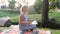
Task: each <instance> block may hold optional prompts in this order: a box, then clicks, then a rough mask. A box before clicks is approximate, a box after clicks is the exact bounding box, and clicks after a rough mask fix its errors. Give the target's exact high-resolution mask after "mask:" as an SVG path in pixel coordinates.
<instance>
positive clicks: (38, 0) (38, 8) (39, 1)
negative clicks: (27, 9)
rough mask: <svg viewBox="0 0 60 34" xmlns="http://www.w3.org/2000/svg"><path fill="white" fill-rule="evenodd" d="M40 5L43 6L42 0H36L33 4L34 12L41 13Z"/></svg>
mask: <svg viewBox="0 0 60 34" xmlns="http://www.w3.org/2000/svg"><path fill="white" fill-rule="evenodd" d="M42 6H43V1H42V0H36V3H35V5H34V6H33V7H34V9H35V12H37V13H38V14H40V13H41V11H42Z"/></svg>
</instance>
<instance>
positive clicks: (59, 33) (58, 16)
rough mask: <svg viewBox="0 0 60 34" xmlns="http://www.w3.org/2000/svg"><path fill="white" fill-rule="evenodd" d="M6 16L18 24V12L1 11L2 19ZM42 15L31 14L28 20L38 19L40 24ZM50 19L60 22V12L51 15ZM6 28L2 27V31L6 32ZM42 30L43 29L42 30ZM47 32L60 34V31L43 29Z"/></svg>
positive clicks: (0, 29)
mask: <svg viewBox="0 0 60 34" xmlns="http://www.w3.org/2000/svg"><path fill="white" fill-rule="evenodd" d="M5 16H9V17H10V18H11V21H12V22H14V23H15V22H18V19H19V13H18V12H13V11H10V10H0V18H1V17H5ZM41 16H42V15H41V14H29V15H28V18H29V19H36V20H37V21H38V22H41V18H42V17H41ZM50 18H54V19H55V20H56V21H60V12H54V13H49V19H50ZM3 28H4V29H5V27H2V28H1V27H0V31H2V30H4V29H3ZM40 29H42V28H40ZM43 29H45V30H51V32H52V34H60V30H58V29H56V30H55V29H46V28H43Z"/></svg>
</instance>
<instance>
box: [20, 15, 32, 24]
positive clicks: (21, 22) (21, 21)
mask: <svg viewBox="0 0 60 34" xmlns="http://www.w3.org/2000/svg"><path fill="white" fill-rule="evenodd" d="M23 20H24V16H23V15H21V16H20V18H19V24H21V25H23V24H28V25H29V24H31V22H26V23H25V22H24V21H23Z"/></svg>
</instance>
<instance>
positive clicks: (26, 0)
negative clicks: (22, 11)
mask: <svg viewBox="0 0 60 34" xmlns="http://www.w3.org/2000/svg"><path fill="white" fill-rule="evenodd" d="M35 2H36V0H20V4H21V5H22V6H24V5H27V6H32V5H34V4H35Z"/></svg>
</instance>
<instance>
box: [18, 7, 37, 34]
mask: <svg viewBox="0 0 60 34" xmlns="http://www.w3.org/2000/svg"><path fill="white" fill-rule="evenodd" d="M28 10H29V8H28V6H23V7H22V13H20V20H19V29H20V30H22V32H21V33H20V34H24V32H25V31H30V32H32V30H33V29H36V26H35V25H31V22H29V21H28V18H27V14H28Z"/></svg>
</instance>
